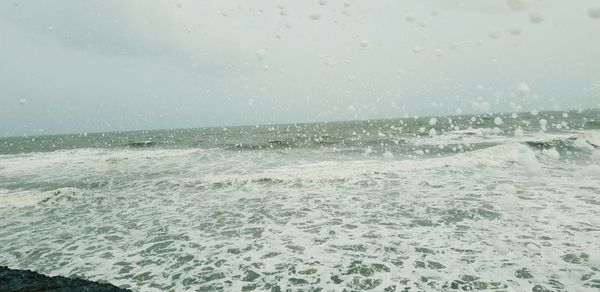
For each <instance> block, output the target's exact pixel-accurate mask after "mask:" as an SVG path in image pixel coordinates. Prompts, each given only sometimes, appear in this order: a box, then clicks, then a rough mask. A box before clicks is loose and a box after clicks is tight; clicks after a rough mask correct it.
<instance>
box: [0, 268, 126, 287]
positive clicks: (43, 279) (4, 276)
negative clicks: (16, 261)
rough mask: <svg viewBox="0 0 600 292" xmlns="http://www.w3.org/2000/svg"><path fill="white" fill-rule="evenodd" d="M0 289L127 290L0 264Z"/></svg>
mask: <svg viewBox="0 0 600 292" xmlns="http://www.w3.org/2000/svg"><path fill="white" fill-rule="evenodd" d="M0 291H6V292H8V291H56V292H75V291H129V290H126V289H120V288H119V287H116V286H113V285H111V284H102V283H96V282H92V281H87V280H83V279H77V278H66V277H61V276H56V277H48V276H46V275H42V274H39V273H36V272H33V271H27V270H13V269H9V268H8V267H2V266H0Z"/></svg>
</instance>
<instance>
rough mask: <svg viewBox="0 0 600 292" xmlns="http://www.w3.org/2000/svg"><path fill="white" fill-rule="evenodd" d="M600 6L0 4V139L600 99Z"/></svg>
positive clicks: (436, 0)
mask: <svg viewBox="0 0 600 292" xmlns="http://www.w3.org/2000/svg"><path fill="white" fill-rule="evenodd" d="M598 36H600V0H577V1H565V0H485V1H483V0H393V1H391V0H390V1H385V0H369V1H367V0H364V1H359V0H346V1H333V0H326V1H325V0H314V1H312V0H310V1H308V0H307V1H304V0H303V1H282V0H278V1H273V0H256V1H222V0H219V1H217V0H214V1H209V0H197V1H192V0H172V1H170V0H162V1H159V0H147V1H146V0H128V1H121V0H106V1H101V0H12V1H2V2H0V80H1V81H0V136H21V135H40V134H56V133H84V132H104V131H124V130H140V129H167V128H188V127H211V126H233V125H252V124H271V123H292V122H315V121H335V120H355V119H375V118H403V117H414V116H431V115H451V114H461V113H462V114H467V113H481V114H485V113H494V112H511V111H530V110H568V109H585V108H595V107H600V38H599V37H598Z"/></svg>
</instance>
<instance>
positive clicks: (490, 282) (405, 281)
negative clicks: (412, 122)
mask: <svg viewBox="0 0 600 292" xmlns="http://www.w3.org/2000/svg"><path fill="white" fill-rule="evenodd" d="M438 123H439V121H438ZM507 135H508V136H503V135H500V134H494V133H493V131H492V130H490V131H487V130H485V131H482V134H481V135H476V134H475V135H474V134H471V132H468V131H467V132H454V133H439V134H438V135H436V136H435V137H430V136H425V135H424V136H422V137H418V138H415V139H413V140H411V142H414V144H412V145H414V147H421V148H418V149H415V150H416V151H419V150H420V151H423V150H422V149H429V148H427V145H436V147H434V148H437V146H438V145H444V144H452V143H454V144H461V145H462V144H472V145H484V146H478V147H479V148H477V147H475V148H474V149H476V150H469V151H464V152H457V153H446V154H444V155H441V156H440V157H438V156H435V155H433V153H429V154H428V153H426V152H425V151H423V152H422V154H423V155H422V156H415V157H406V156H402V155H400V154H398V155H396V154H397V153H394V154H393V155H387V154H386V153H388V152H376V151H377V149H371V148H367V149H371V150H370V151H371V153H369V154H367V155H363V153H362V152H363V151H362V150H364V149H365V148H360V149H358V151H357V152H356V153H355V154H348V155H346V156H344V155H345V154H344V155H342V156H335V155H336V154H335V153H336V152H326V151H323V150H322V149H313V150H306V149H283V150H277V151H275V150H274V151H234V150H223V149H212V150H210V149H209V150H203V149H171V150H168V149H145V150H122V149H115V150H101V149H79V150H69V151H55V152H48V153H31V154H20V155H3V156H0V166H2V167H0V183H2V190H1V192H0V206H1V207H0V212H1V213H2V221H1V223H2V227H3V228H2V229H0V246H2V248H1V250H2V252H1V253H0V264H3V265H9V266H11V267H16V268H28V269H35V270H38V271H40V272H47V273H49V274H51V275H58V274H62V275H73V274H76V275H79V276H82V277H84V278H89V279H92V280H98V279H102V280H107V281H110V282H111V283H114V284H117V285H123V286H124V287H129V288H131V289H133V290H136V291H154V290H156V291H159V290H176V291H185V290H190V291H195V290H199V289H205V290H218V289H224V290H241V289H251V288H252V287H254V288H255V289H256V290H270V289H271V288H273V287H271V286H269V285H273V284H276V285H278V287H280V288H281V289H282V290H285V289H287V288H289V289H292V290H293V289H308V288H309V287H321V288H323V289H324V290H326V291H331V290H333V291H335V290H342V289H348V290H353V289H357V290H359V289H365V288H369V287H370V288H372V289H373V290H383V289H385V288H387V287H391V286H394V285H395V286H396V287H397V288H398V287H411V290H417V291H419V290H444V289H447V288H444V287H450V286H452V285H459V286H460V285H462V286H461V287H465V288H464V289H466V290H468V289H473V288H474V287H488V288H489V289H490V290H512V291H519V290H531V289H532V287H534V286H535V285H541V286H543V287H546V288H547V289H554V290H561V289H566V288H565V287H569V288H572V287H575V288H582V289H584V290H585V289H588V288H589V289H592V288H591V286H590V285H591V284H590V283H593V282H590V281H589V280H586V281H582V280H581V279H582V277H583V276H584V275H589V274H591V273H593V272H594V270H593V269H594V267H595V266H597V265H598V262H599V259H600V254H599V253H598V250H600V245H599V244H598V243H599V242H600V237H599V235H598V228H597V226H598V223H599V222H598V220H597V218H595V214H597V213H598V211H600V210H599V206H600V205H599V204H598V183H597V181H598V173H600V171H599V170H598V164H597V161H596V160H594V159H593V158H592V160H593V161H596V162H594V163H587V161H586V163H587V164H583V165H582V164H581V163H583V162H578V163H574V162H570V161H569V159H567V158H569V156H568V155H569V154H568V153H567V152H566V151H565V150H563V149H560V148H551V147H549V146H546V145H550V144H551V145H555V144H552V143H559V144H560V143H570V141H572V144H573V147H575V148H573V149H571V148H569V149H571V150H569V151H582V153H586V155H591V156H589V157H594V156H593V155H594V154H593V153H596V152H594V151H597V149H596V148H595V147H594V143H595V142H596V141H597V139H598V136H597V133H595V132H591V131H588V132H573V133H569V134H560V135H559V134H552V133H530V132H528V133H527V135H526V136H525V137H523V138H522V139H518V138H515V137H512V134H507ZM384 138H386V139H387V138H388V136H387V135H386V136H385V137H384ZM392 138H393V137H392ZM557 141H558V142H557ZM577 141H579V142H577ZM528 143H529V144H528ZM538 144H539V145H542V146H535V145H538ZM529 145H533V146H529ZM569 145H570V144H569ZM549 149H553V150H554V151H556V152H557V153H558V154H559V156H558V157H559V158H560V159H558V160H555V159H548V158H549V157H550V158H552V157H556V153H554V152H553V151H551V150H549ZM544 150H545V151H544ZM387 151H389V150H387ZM389 153H390V154H392V152H391V151H390V152H389ZM411 153H413V151H412V150H411ZM372 154H373V155H372ZM374 154H377V155H374ZM563 155H566V158H565V159H563V158H564V157H562V156H563ZM586 157H587V156H586ZM17 185H18V186H19V187H16V186H17ZM574 190H576V191H574ZM565 267H567V268H565ZM424 278H426V279H427V282H424V281H423V279H424ZM590 279H591V280H593V279H597V277H596V276H592V277H591V278H590ZM469 285H470V286H469ZM561 287H562V288H561Z"/></svg>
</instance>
